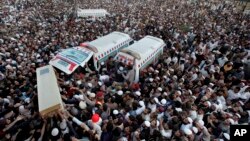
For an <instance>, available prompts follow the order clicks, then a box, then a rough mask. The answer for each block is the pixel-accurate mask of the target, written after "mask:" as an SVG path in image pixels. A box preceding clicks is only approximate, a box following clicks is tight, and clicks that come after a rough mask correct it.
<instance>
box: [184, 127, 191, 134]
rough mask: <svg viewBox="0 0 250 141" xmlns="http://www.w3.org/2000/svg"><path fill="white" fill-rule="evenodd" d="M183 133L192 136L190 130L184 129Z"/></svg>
mask: <svg viewBox="0 0 250 141" xmlns="http://www.w3.org/2000/svg"><path fill="white" fill-rule="evenodd" d="M183 131H184V133H185V134H186V135H192V131H191V130H190V129H188V128H184V129H183Z"/></svg>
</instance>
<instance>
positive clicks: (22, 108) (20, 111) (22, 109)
mask: <svg viewBox="0 0 250 141" xmlns="http://www.w3.org/2000/svg"><path fill="white" fill-rule="evenodd" d="M24 111H25V109H24V106H23V105H21V106H19V113H21V114H22V113H23V112H24Z"/></svg>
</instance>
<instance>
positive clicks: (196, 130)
mask: <svg viewBox="0 0 250 141" xmlns="http://www.w3.org/2000/svg"><path fill="white" fill-rule="evenodd" d="M192 130H193V131H194V133H195V134H197V133H198V129H197V128H196V127H194V126H193V127H192Z"/></svg>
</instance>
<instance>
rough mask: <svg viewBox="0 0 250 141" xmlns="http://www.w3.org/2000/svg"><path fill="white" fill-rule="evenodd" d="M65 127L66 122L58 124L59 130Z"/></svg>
mask: <svg viewBox="0 0 250 141" xmlns="http://www.w3.org/2000/svg"><path fill="white" fill-rule="evenodd" d="M66 127H67V124H66V122H65V121H62V122H61V123H60V128H61V129H65V128H66Z"/></svg>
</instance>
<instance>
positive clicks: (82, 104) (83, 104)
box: [79, 101, 87, 110]
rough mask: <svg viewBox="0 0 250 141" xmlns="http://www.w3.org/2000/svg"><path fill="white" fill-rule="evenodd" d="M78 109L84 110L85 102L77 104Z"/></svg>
mask: <svg viewBox="0 0 250 141" xmlns="http://www.w3.org/2000/svg"><path fill="white" fill-rule="evenodd" d="M79 107H80V108H81V109H82V110H83V109H86V107H87V104H86V102H84V101H81V102H80V103H79Z"/></svg>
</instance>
